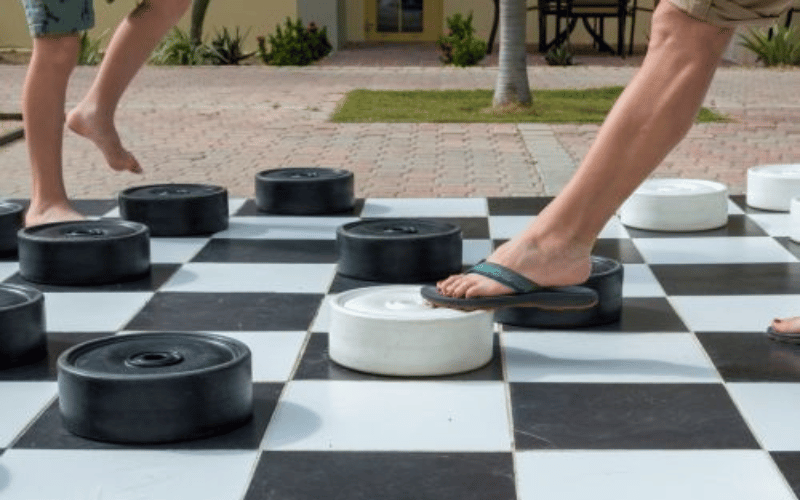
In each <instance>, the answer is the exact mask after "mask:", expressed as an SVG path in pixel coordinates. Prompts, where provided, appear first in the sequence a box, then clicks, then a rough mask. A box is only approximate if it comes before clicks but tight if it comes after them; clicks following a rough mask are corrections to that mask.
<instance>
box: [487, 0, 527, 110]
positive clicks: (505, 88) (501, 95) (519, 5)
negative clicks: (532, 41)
mask: <svg viewBox="0 0 800 500" xmlns="http://www.w3.org/2000/svg"><path fill="white" fill-rule="evenodd" d="M527 14H528V12H527V4H526V1H525V0H500V60H499V72H498V74H497V83H496V84H495V87H494V100H493V105H494V106H495V107H497V106H503V105H506V104H523V105H529V104H530V103H531V89H530V85H529V83H528V68H527V61H526V59H527V54H526V50H525V20H526V17H527Z"/></svg>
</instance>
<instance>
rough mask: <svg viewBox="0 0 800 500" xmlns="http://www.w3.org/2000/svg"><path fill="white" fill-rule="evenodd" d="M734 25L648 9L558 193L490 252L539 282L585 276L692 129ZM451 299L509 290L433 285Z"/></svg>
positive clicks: (455, 279)
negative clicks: (615, 220)
mask: <svg viewBox="0 0 800 500" xmlns="http://www.w3.org/2000/svg"><path fill="white" fill-rule="evenodd" d="M731 36H732V30H731V29H729V28H721V27H718V26H714V25H712V24H709V23H706V22H703V21H699V20H696V19H694V18H692V17H689V16H688V15H687V14H685V13H684V12H683V11H681V10H679V9H677V8H676V7H674V6H673V5H671V4H670V3H669V2H666V1H665V2H661V3H660V4H659V6H658V8H657V9H656V12H655V13H654V14H653V22H652V32H651V39H650V45H649V47H648V51H647V55H646V57H645V59H644V61H643V62H642V67H641V68H640V70H639V71H638V72H637V74H636V75H635V77H634V78H633V79H632V80H631V82H630V84H629V85H628V87H627V88H626V89H625V91H624V92H623V94H622V95H621V96H620V98H619V99H618V100H617V102H616V104H615V105H614V108H613V109H612V110H611V112H610V113H609V115H608V117H607V118H606V120H605V122H604V123H603V125H602V126H601V128H600V130H599V132H598V135H597V138H596V140H595V142H594V143H593V144H592V146H591V148H590V149H589V152H588V153H587V155H586V157H585V158H584V159H583V161H582V162H581V165H580V167H579V168H578V171H577V172H576V174H575V176H574V177H573V178H572V179H571V180H570V182H569V183H568V184H567V185H566V186H565V187H564V189H563V191H562V192H561V193H560V194H559V195H558V196H557V197H556V198H555V199H554V200H553V201H552V202H551V203H550V204H549V205H548V206H547V207H546V208H545V209H544V210H543V211H542V213H541V214H540V215H539V216H538V217H536V218H535V219H534V220H533V221H532V222H531V224H530V225H529V226H528V227H527V228H526V229H525V230H524V231H522V232H521V233H519V234H517V235H516V236H515V237H514V238H512V239H511V240H510V241H509V242H507V243H505V244H504V245H501V246H500V247H498V248H497V250H496V251H495V252H494V253H493V254H492V255H491V256H490V257H489V258H488V259H487V260H488V261H489V262H494V263H497V264H500V265H503V266H505V267H507V268H509V269H512V270H514V271H517V272H518V273H521V274H522V275H524V276H526V277H527V278H529V279H530V280H532V281H534V282H536V283H538V284H539V285H542V286H565V285H574V284H578V283H582V282H583V281H585V280H586V279H587V278H588V277H589V274H590V272H591V260H590V252H591V249H592V247H593V245H594V242H595V240H596V238H597V235H598V234H599V232H600V230H601V229H602V228H603V226H604V225H605V224H606V222H607V221H608V220H609V219H610V218H611V216H612V215H613V214H614V212H615V211H616V210H617V208H618V207H619V206H620V205H621V204H622V202H623V201H625V199H626V198H627V197H628V196H630V194H631V193H632V192H633V191H634V190H635V189H636V188H637V187H638V186H639V184H641V182H642V181H643V180H644V179H645V178H646V177H647V176H648V175H649V174H650V173H651V172H652V171H653V170H654V169H655V168H656V166H658V164H659V163H660V162H661V161H662V160H663V158H664V157H665V156H666V155H667V154H668V153H669V152H670V151H671V150H672V148H673V147H674V146H675V145H676V144H677V143H678V142H680V140H681V139H682V138H683V137H684V136H685V135H686V133H687V132H688V130H689V128H690V127H691V125H692V123H693V121H694V118H695V116H696V115H697V111H698V109H699V108H700V106H701V104H702V102H703V98H704V96H705V94H706V92H707V91H708V87H709V85H710V83H711V79H712V77H713V75H714V72H715V70H716V68H717V65H718V64H719V61H720V60H721V58H722V54H723V52H724V50H725V48H726V47H727V45H728V43H729V41H730V39H731ZM438 289H439V292H440V293H441V294H443V295H447V296H450V297H467V298H470V297H479V296H490V295H499V294H505V293H509V291H510V289H509V288H507V287H505V286H503V285H501V284H499V283H497V282H495V281H492V280H490V279H488V278H485V277H483V276H478V275H472V274H468V275H456V276H452V277H450V278H447V279H445V280H443V281H442V282H440V283H439V284H438Z"/></svg>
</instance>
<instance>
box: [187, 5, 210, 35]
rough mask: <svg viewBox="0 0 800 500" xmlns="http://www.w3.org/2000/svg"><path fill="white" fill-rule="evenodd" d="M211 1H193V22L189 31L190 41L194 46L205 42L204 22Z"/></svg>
mask: <svg viewBox="0 0 800 500" xmlns="http://www.w3.org/2000/svg"><path fill="white" fill-rule="evenodd" d="M210 1H211V0H193V1H192V21H191V27H190V29H189V40H191V41H192V44H194V45H200V44H201V43H202V42H203V21H205V18H206V10H208V3H209V2H210Z"/></svg>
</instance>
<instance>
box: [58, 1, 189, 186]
mask: <svg viewBox="0 0 800 500" xmlns="http://www.w3.org/2000/svg"><path fill="white" fill-rule="evenodd" d="M189 4H190V0H144V1H143V2H142V3H140V4H139V5H138V6H137V7H136V8H135V9H134V10H133V11H132V12H131V13H130V14H129V15H128V16H127V17H125V19H123V20H122V22H121V23H120V24H119V26H118V27H117V30H116V31H115V33H114V36H113V37H112V39H111V42H110V43H109V45H108V48H107V50H106V53H105V56H104V57H103V61H102V63H101V64H100V68H99V70H98V73H97V77H96V78H95V80H94V83H93V84H92V86H91V88H90V89H89V91H88V92H87V94H86V96H85V97H84V98H83V100H82V101H81V102H80V103H79V104H78V105H77V106H76V107H75V109H73V110H72V111H71V112H70V113H69V115H68V116H67V125H68V126H69V128H70V129H71V130H72V131H74V132H76V133H77V134H79V135H82V136H84V137H86V138H87V139H89V140H91V141H92V142H94V143H95V145H96V146H97V147H98V148H99V149H100V151H102V153H103V155H104V156H105V158H106V161H107V162H108V165H109V166H110V167H111V168H112V169H114V170H120V171H129V172H134V173H140V172H141V171H142V169H141V166H140V165H139V162H138V161H137V160H136V158H135V157H134V156H133V155H132V154H131V153H130V152H129V151H128V150H127V149H125V148H124V147H123V146H122V142H121V140H120V137H119V134H118V133H117V130H116V127H115V125H114V114H115V112H116V110H117V105H118V104H119V101H120V99H121V98H122V94H123V93H124V92H125V89H127V88H128V85H129V84H130V82H131V81H132V80H133V78H134V76H136V73H137V72H138V71H139V69H140V68H141V67H142V65H143V64H144V63H145V61H147V58H148V56H149V55H150V53H151V52H152V50H153V48H154V47H155V46H156V44H157V43H158V42H159V40H161V38H162V37H163V36H164V35H165V34H166V33H167V31H168V30H169V29H170V28H171V27H172V26H174V25H175V24H176V23H177V22H178V20H179V19H180V18H181V16H182V15H183V13H184V12H185V11H186V9H188V7H189Z"/></svg>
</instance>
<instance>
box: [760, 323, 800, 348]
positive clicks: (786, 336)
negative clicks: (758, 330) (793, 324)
mask: <svg viewBox="0 0 800 500" xmlns="http://www.w3.org/2000/svg"><path fill="white" fill-rule="evenodd" d="M767 337H769V338H770V339H771V340H774V341H776V342H784V343H787V344H800V333H781V332H778V331H776V330H775V329H774V328H772V327H771V326H768V327H767Z"/></svg>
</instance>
